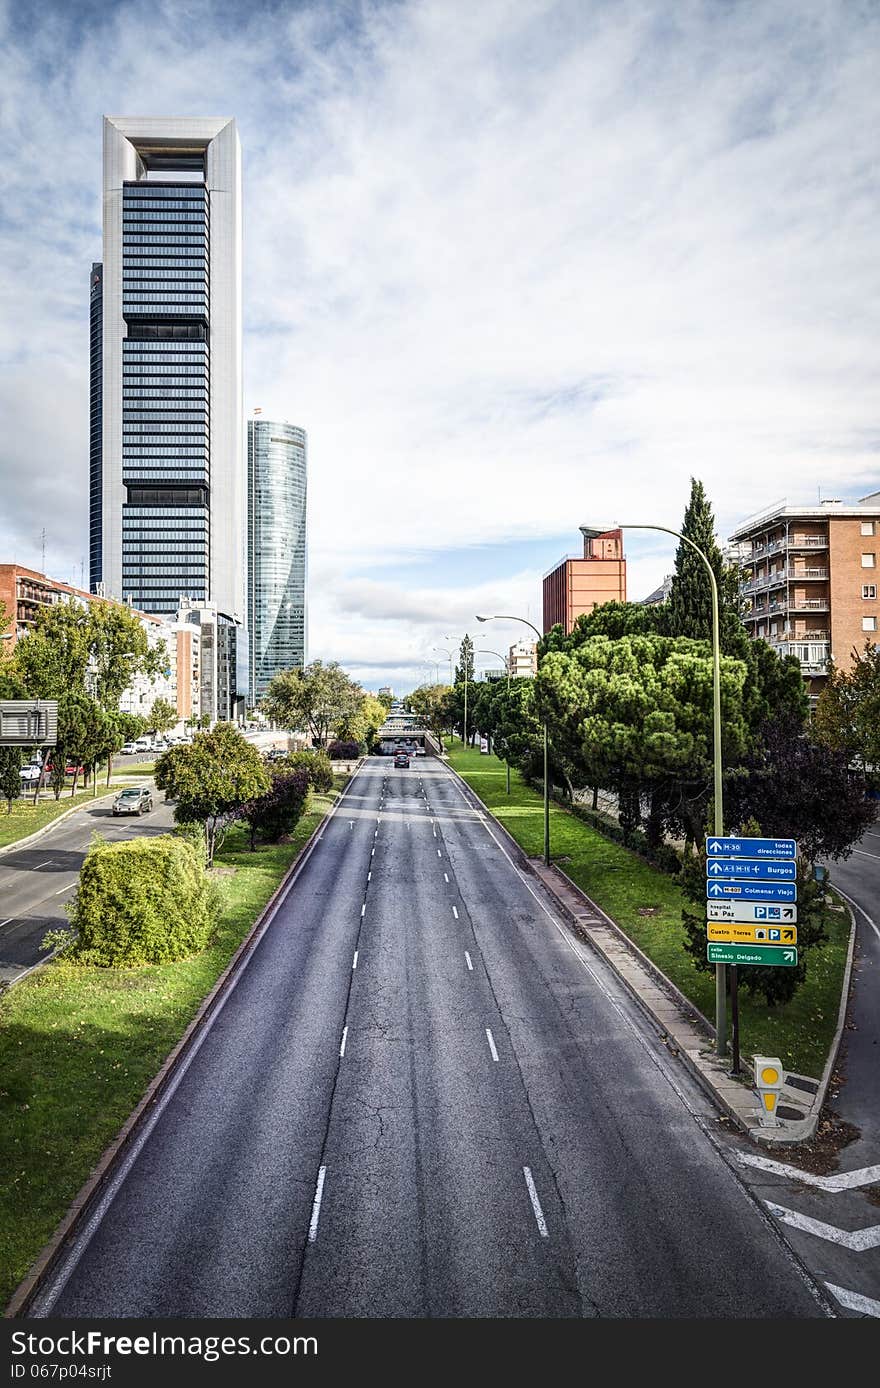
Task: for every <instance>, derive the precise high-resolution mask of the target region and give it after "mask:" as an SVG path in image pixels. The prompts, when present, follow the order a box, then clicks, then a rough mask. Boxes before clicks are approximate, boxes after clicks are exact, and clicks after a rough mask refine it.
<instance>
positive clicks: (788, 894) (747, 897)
mask: <svg viewBox="0 0 880 1388" xmlns="http://www.w3.org/2000/svg"><path fill="white" fill-rule="evenodd" d="M706 897H707V899H708V900H709V901H723V900H724V899H725V898H726V897H736V898H737V900H738V901H797V883H796V882H733V881H731V880H730V878H727V877H725V878H720V879H719V880H718V881H717V882H707V883H706Z"/></svg>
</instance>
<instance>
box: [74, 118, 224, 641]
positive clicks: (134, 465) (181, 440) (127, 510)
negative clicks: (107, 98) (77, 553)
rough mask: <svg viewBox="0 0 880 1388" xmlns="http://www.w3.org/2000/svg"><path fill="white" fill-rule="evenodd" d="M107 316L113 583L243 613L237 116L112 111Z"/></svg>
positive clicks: (109, 567) (119, 593) (107, 556)
mask: <svg viewBox="0 0 880 1388" xmlns="http://www.w3.org/2000/svg"><path fill="white" fill-rule="evenodd" d="M102 316H103V327H102V334H101V357H102V363H101V373H102V396H103V398H102V408H101V441H100V448H101V488H100V517H98V515H97V508H98V500H97V498H93V501H92V526H93V530H94V527H95V526H96V525H97V524H100V526H101V534H102V543H101V555H100V581H103V584H104V591H105V592H106V593H107V594H108V595H109V596H112V597H117V598H122V599H124V600H130V601H131V602H132V604H133V605H134V606H135V607H137V608H140V609H141V610H142V611H145V612H153V613H160V614H169V613H174V612H176V611H177V609H178V605H179V602H180V598H181V595H185V596H186V597H187V598H189V599H191V600H192V601H193V603H194V604H199V603H206V602H210V603H214V604H215V605H216V607H217V609H218V610H219V611H221V612H222V613H224V614H226V615H228V616H229V617H230V618H233V619H235V620H238V621H241V620H243V618H244V604H245V592H244V450H243V446H242V445H243V440H242V385H241V148H240V145H239V140H238V132H237V130H236V125H235V121H234V120H228V119H209V118H204V119H203V118H190V117H182V118H179V119H178V118H176V117H167V116H157V117H150V118H147V117H131V118H129V117H116V116H113V117H105V119H104V260H103V294H102ZM94 437H95V436H94V433H93V447H94ZM94 466H95V464H94V461H93V469H94ZM96 567H97V566H96V565H95V563H94V561H93V568H92V575H93V579H94V578H95V574H96Z"/></svg>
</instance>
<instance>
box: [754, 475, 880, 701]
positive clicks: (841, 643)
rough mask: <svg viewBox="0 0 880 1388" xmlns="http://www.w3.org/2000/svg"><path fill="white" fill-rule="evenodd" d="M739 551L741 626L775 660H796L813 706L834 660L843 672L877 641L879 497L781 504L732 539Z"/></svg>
mask: <svg viewBox="0 0 880 1388" xmlns="http://www.w3.org/2000/svg"><path fill="white" fill-rule="evenodd" d="M730 538H731V543H732V544H736V545H739V546H741V550H740V553H741V556H742V557H741V559H740V563H741V566H742V571H743V587H742V592H743V596H744V598H745V599H746V606H747V610H746V613H745V617H744V620H745V623H746V626H747V628H748V630H749V632H750V634H751V636H752V637H754V638H755V639H761V640H763V641H767V642H768V643H769V644H770V645H771V646H772V647H773V648H774V650H776V651H777V652H778V653H779V654H780V655H796V656H797V657H798V659H799V660H800V663H801V670H802V671H803V675H804V679H805V680H806V683H807V687H808V690H809V693H810V698H811V700H813V701H814V700H815V699H817V698H818V696H819V694H820V692H821V690H822V686H823V684H824V680H825V674H826V664H827V662H828V660H829V659H832V660H833V661H834V663H835V665H836V666H838V667H839V668H840V669H842V670H847V669H849V667H850V665H851V664H852V655H853V651H854V650H856V651H859V650H862V649H863V648H864V645H865V642H866V641H871V642H874V643H876V642H878V641H880V634H878V621H880V603H878V600H877V592H878V582H880V578H878V564H880V492H873V493H872V494H871V495H870V496H866V497H863V498H862V500H861V501H858V502H842V501H823V502H820V503H818V504H817V505H816V506H787V505H786V504H785V503H784V502H782V503H780V504H779V505H777V506H774V507H771V508H770V509H769V510H767V511H764V512H762V513H761V514H759V515H757V516H754V517H752V518H751V519H749V520H748V521H746V522H745V523H744V524H743V525H741V526H740V527H739V528H738V529H737V530H735V531H734V532H733V534H732V535H731V537H730Z"/></svg>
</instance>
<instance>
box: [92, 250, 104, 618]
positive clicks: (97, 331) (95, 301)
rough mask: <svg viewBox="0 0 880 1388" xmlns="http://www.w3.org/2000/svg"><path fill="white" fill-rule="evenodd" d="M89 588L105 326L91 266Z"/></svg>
mask: <svg viewBox="0 0 880 1388" xmlns="http://www.w3.org/2000/svg"><path fill="white" fill-rule="evenodd" d="M89 285H90V288H89V588H90V590H91V592H93V593H96V592H97V591H98V584H99V583H101V581H102V572H101V517H102V476H101V474H102V467H101V411H102V408H103V406H102V397H103V390H102V381H101V374H102V357H103V353H102V350H101V335H102V333H103V324H104V267H103V265H101V264H93V265H92V274H91V279H90V281H89Z"/></svg>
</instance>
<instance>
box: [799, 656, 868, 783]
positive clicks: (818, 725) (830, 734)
mask: <svg viewBox="0 0 880 1388" xmlns="http://www.w3.org/2000/svg"><path fill="white" fill-rule="evenodd" d="M813 727H814V730H815V734H816V737H817V739H818V740H819V741H820V742H821V743H822V744H823V745H824V746H825V747H829V748H831V749H832V750H834V751H840V752H845V753H846V755H847V756H848V757H849V758H851V759H852V760H853V761H855V762H857V763H858V764H859V765H860V766H861V767H862V768H863V769H865V770H867V769H868V768H870V769H871V771H872V773H873V774H874V775H876V773H878V772H880V646H876V645H872V644H871V642H870V641H866V642H865V649H864V650H863V651H853V663H852V666H851V667H850V669H849V670H847V671H843V670H840V669H839V668H838V667H837V666H836V665H834V664H833V663H831V664H830V665H829V669H828V678H827V680H826V682H825V688H824V689H823V690H822V693H821V694H820V695H819V702H818V704H817V707H816V714H815V718H814V722H813Z"/></svg>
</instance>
